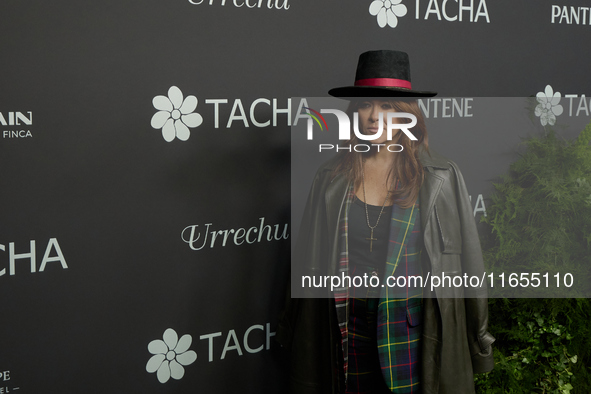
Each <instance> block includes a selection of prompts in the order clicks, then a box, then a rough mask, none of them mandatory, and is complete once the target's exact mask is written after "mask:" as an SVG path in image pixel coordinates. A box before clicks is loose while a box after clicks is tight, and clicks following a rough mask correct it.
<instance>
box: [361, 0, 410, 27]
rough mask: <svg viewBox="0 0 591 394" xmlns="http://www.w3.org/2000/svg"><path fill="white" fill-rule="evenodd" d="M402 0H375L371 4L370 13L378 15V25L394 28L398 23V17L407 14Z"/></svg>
mask: <svg viewBox="0 0 591 394" xmlns="http://www.w3.org/2000/svg"><path fill="white" fill-rule="evenodd" d="M401 2H402V0H374V1H372V3H371V4H370V5H369V13H370V14H371V15H374V16H375V15H377V16H378V25H379V26H380V27H384V26H386V24H387V25H388V26H390V27H391V28H394V27H396V26H397V25H398V18H402V17H403V16H404V15H406V12H407V9H406V6H405V5H404V4H400V3H401Z"/></svg>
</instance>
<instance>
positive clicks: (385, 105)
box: [382, 104, 392, 110]
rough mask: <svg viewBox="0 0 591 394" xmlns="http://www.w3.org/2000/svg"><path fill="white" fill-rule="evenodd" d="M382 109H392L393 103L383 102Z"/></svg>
mask: <svg viewBox="0 0 591 394" xmlns="http://www.w3.org/2000/svg"><path fill="white" fill-rule="evenodd" d="M382 109H387V110H390V109H392V105H390V104H382Z"/></svg>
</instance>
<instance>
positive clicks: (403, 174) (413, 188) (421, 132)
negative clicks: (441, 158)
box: [335, 99, 429, 208]
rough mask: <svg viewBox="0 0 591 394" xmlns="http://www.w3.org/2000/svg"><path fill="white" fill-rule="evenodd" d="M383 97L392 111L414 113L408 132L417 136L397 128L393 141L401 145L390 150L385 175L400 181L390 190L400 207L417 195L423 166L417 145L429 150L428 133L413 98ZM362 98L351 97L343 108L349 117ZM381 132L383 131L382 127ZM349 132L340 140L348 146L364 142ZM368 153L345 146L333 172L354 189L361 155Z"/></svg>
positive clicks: (412, 202) (356, 185) (357, 183)
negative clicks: (348, 136) (409, 135)
mask: <svg viewBox="0 0 591 394" xmlns="http://www.w3.org/2000/svg"><path fill="white" fill-rule="evenodd" d="M385 101H387V102H388V103H390V105H392V111H396V112H408V113H411V114H413V115H414V116H416V117H417V124H416V126H415V127H413V128H412V129H410V132H411V133H412V134H413V135H414V136H415V137H417V141H413V140H411V139H410V138H407V137H406V136H405V135H402V134H403V133H402V131H399V133H398V136H399V138H398V141H396V143H397V144H399V145H402V147H403V150H402V151H401V152H397V153H392V154H393V155H395V156H394V162H393V166H392V168H391V169H390V173H389V175H388V176H389V177H394V179H393V180H394V181H395V182H400V183H399V185H398V188H397V189H396V190H393V191H392V196H393V198H394V203H395V204H397V205H398V206H400V207H401V208H410V207H411V206H412V205H413V204H414V202H415V201H416V199H417V198H418V196H419V189H420V188H421V185H422V183H423V179H424V175H425V174H424V170H423V166H422V164H421V162H420V161H419V147H421V146H422V147H423V149H424V150H426V151H427V152H429V137H428V136H427V128H426V126H425V119H424V118H423V114H422V112H421V110H420V109H419V105H418V103H417V101H416V100H415V99H412V100H408V99H407V100H402V99H395V100H394V99H385ZM363 102H364V101H351V103H350V104H349V108H347V111H346V112H347V115H348V116H349V119H353V112H355V111H357V110H358V109H359V107H360V105H361V103H363ZM351 127H353V125H352V126H351ZM384 132H386V131H385V130H384ZM351 135H352V137H351V139H350V140H348V141H346V142H345V143H344V144H343V146H344V147H352V146H354V145H357V144H359V143H365V142H364V141H361V140H359V138H357V136H356V135H355V133H353V132H352V131H351ZM349 149H350V148H349ZM368 154H371V153H358V152H355V151H354V149H351V151H348V150H345V151H344V153H342V158H341V161H340V163H339V165H338V166H337V168H336V170H335V175H337V174H344V175H345V176H347V178H348V179H349V180H351V181H352V182H353V184H354V187H355V189H357V188H358V187H359V186H360V184H361V172H362V171H363V159H364V158H365V157H367V155H368Z"/></svg>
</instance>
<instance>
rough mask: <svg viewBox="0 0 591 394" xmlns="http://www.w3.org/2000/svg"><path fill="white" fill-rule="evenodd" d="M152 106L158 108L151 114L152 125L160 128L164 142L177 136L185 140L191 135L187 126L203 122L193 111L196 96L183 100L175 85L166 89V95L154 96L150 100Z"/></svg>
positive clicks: (195, 105)
mask: <svg viewBox="0 0 591 394" xmlns="http://www.w3.org/2000/svg"><path fill="white" fill-rule="evenodd" d="M152 104H153V105H154V108H156V109H157V110H158V112H156V113H155V114H154V116H152V122H151V123H152V127H153V128H155V129H160V128H161V129H162V137H164V140H166V142H170V141H172V140H174V137H177V138H178V139H179V140H181V141H186V140H188V139H189V136H190V135H191V131H189V127H191V128H193V127H197V126H199V125H200V124H201V123H202V122H203V117H201V115H199V114H198V113H193V111H195V109H196V108H197V97H195V96H187V97H186V98H185V100H183V92H181V90H180V89H179V88H177V87H176V86H171V87H170V89H168V97H166V96H156V97H154V99H153V100H152Z"/></svg>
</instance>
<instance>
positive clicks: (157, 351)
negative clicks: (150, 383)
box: [146, 328, 197, 383]
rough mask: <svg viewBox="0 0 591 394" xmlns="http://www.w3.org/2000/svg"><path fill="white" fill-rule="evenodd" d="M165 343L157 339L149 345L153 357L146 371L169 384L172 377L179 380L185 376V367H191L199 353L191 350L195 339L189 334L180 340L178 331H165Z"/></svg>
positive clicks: (161, 381)
mask: <svg viewBox="0 0 591 394" xmlns="http://www.w3.org/2000/svg"><path fill="white" fill-rule="evenodd" d="M163 338H164V341H163V340H160V339H155V340H153V341H152V342H150V343H149V344H148V351H149V352H150V353H152V354H153V356H152V357H151V358H150V359H149V360H148V363H147V364H146V371H148V372H149V373H154V372H156V371H158V373H157V374H156V376H158V380H159V381H160V383H166V382H168V379H170V378H171V377H172V378H173V379H176V380H179V379H181V378H182V377H183V375H185V368H183V365H185V366H186V365H190V364H192V363H193V362H194V361H195V360H197V353H195V352H194V351H192V350H189V348H190V347H191V342H192V341H193V339H192V338H191V336H190V335H189V334H186V335H183V336H182V337H181V339H178V335H177V334H176V331H174V330H173V329H172V328H169V329H167V330H166V331H164V335H163Z"/></svg>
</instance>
